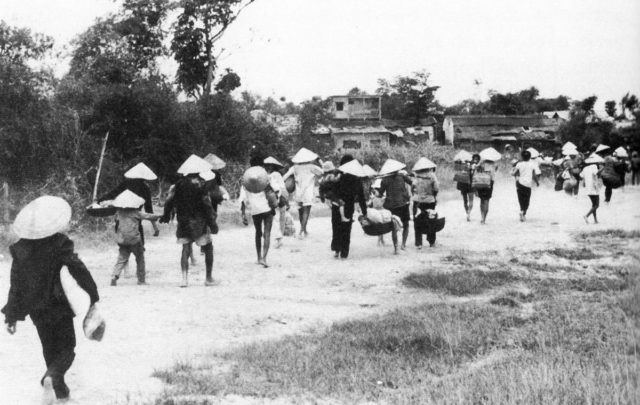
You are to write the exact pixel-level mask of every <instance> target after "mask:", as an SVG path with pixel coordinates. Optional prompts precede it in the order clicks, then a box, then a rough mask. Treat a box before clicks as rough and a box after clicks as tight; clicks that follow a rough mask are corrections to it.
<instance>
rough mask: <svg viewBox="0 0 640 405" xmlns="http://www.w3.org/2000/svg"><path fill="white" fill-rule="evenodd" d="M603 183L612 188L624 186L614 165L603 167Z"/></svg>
mask: <svg viewBox="0 0 640 405" xmlns="http://www.w3.org/2000/svg"><path fill="white" fill-rule="evenodd" d="M602 183H603V184H604V185H605V186H607V187H611V188H618V187H620V186H622V179H621V178H620V175H619V174H618V173H617V172H616V170H615V168H614V167H613V166H605V167H604V169H602Z"/></svg>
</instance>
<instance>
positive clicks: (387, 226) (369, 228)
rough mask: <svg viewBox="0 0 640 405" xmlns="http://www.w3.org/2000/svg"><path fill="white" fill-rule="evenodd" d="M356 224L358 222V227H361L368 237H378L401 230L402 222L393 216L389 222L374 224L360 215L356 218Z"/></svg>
mask: <svg viewBox="0 0 640 405" xmlns="http://www.w3.org/2000/svg"><path fill="white" fill-rule="evenodd" d="M372 211H375V210H372ZM367 214H368V213H367ZM358 222H360V226H362V230H363V231H364V233H365V234H367V235H369V236H380V235H384V234H385V233H389V232H391V231H394V230H395V231H396V232H397V231H399V230H402V221H401V220H400V218H399V217H397V216H395V215H392V216H391V220H390V221H389V222H385V223H374V222H372V221H370V220H369V218H368V217H365V216H363V215H360V216H359V217H358Z"/></svg>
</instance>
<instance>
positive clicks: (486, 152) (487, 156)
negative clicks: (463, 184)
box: [480, 148, 502, 162]
mask: <svg viewBox="0 0 640 405" xmlns="http://www.w3.org/2000/svg"><path fill="white" fill-rule="evenodd" d="M501 157H502V155H501V154H500V152H498V151H497V150H495V149H493V148H486V149H483V150H482V151H481V152H480V158H481V159H482V160H489V161H491V162H495V161H497V160H500V158H501Z"/></svg>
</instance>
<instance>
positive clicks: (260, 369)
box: [155, 231, 640, 404]
mask: <svg viewBox="0 0 640 405" xmlns="http://www.w3.org/2000/svg"><path fill="white" fill-rule="evenodd" d="M575 239H576V241H577V242H578V244H579V247H578V248H577V249H552V250H549V251H543V252H541V251H531V252H510V253H509V254H507V255H503V256H501V257H497V258H496V257H494V258H492V259H491V260H488V259H487V257H489V256H488V255H487V254H486V253H485V254H476V253H474V252H469V251H454V252H452V253H451V254H450V255H448V256H445V257H444V258H443V260H442V262H441V264H440V266H439V268H437V269H430V270H429V271H425V272H416V273H415V274H411V275H409V276H407V277H406V278H405V279H404V280H403V283H404V285H405V286H407V287H409V288H411V289H425V290H429V291H434V292H437V293H440V294H444V299H443V300H442V302H440V303H434V304H427V305H421V306H416V307H410V308H403V309H398V310H395V311H392V312H390V313H386V314H381V315H379V316H375V317H371V318H367V319H363V320H353V321H348V322H343V323H337V324H334V325H332V326H331V327H330V328H328V329H326V330H320V331H317V332H315V333H310V334H304V335H297V336H290V337H286V338H283V339H280V340H276V341H268V342H262V343H255V344H250V345H246V346H243V347H241V348H239V349H236V350H232V351H228V352H224V353H216V354H214V355H211V356H210V357H208V358H206V359H205V360H204V361H203V362H201V363H199V364H197V365H196V364H190V363H181V364H176V365H175V366H174V367H173V368H170V369H165V370H157V371H156V373H155V375H156V376H157V377H159V378H160V379H161V380H163V381H164V382H165V383H166V384H167V387H168V388H167V390H166V392H165V394H164V395H163V397H161V398H159V399H158V400H157V401H156V403H157V404H196V403H197V404H206V403H217V402H219V401H220V398H225V396H226V395H239V396H241V397H244V398H255V399H258V400H261V399H262V400H267V401H268V400H270V399H277V400H281V401H283V402H285V403H289V402H292V403H335V402H337V403H358V402H368V401H373V402H376V403H400V404H402V403H406V404H415V403H438V404H441V403H468V404H494V403H534V404H556V403H595V404H608V403H615V404H633V403H637V402H638V399H640V353H639V352H638V349H639V345H640V269H639V264H640V260H639V258H638V256H637V254H636V253H635V252H636V251H637V248H638V247H639V246H640V235H639V234H638V233H637V232H624V231H610V232H602V231H599V232H596V233H588V234H579V235H576V236H575ZM545 257H552V258H553V260H552V261H551V263H552V264H549V263H548V262H546V261H545V260H544V258H545ZM541 261H542V262H544V263H541ZM448 296H451V297H465V298H466V299H465V300H463V301H460V300H458V301H455V300H448V299H447V297H448Z"/></svg>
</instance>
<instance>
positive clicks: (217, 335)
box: [0, 183, 640, 405]
mask: <svg viewBox="0 0 640 405" xmlns="http://www.w3.org/2000/svg"><path fill="white" fill-rule="evenodd" d="M589 205H590V204H589V201H588V198H587V197H586V196H580V197H579V198H578V199H573V198H570V197H565V196H564V194H563V193H562V192H559V193H554V192H553V191H551V190H549V189H544V188H540V189H537V190H534V192H533V197H532V203H531V208H530V212H529V215H528V217H529V221H528V222H526V223H520V222H519V221H518V206H517V198H516V192H515V187H514V185H513V183H506V184H501V185H498V186H497V187H496V191H495V192H494V198H493V199H492V201H491V207H490V213H489V218H488V223H487V225H480V223H479V201H477V200H476V203H475V207H474V213H473V217H472V222H470V223H468V222H466V220H465V216H464V210H463V208H462V202H461V200H460V199H456V200H453V201H448V202H445V203H442V204H440V206H439V209H438V211H439V212H440V214H441V215H444V216H446V218H447V225H446V227H445V229H444V230H443V231H442V232H441V233H439V234H438V241H437V245H436V247H434V248H428V247H426V248H424V249H423V250H422V251H417V250H416V249H415V248H414V247H413V230H412V231H411V233H410V236H409V241H408V248H407V250H406V251H404V252H401V254H400V255H398V256H394V255H393V254H392V247H391V246H390V237H387V238H386V239H387V245H386V246H385V247H378V246H377V245H376V238H372V237H368V236H365V235H364V234H363V232H362V230H361V229H360V226H359V224H357V223H355V224H354V227H353V233H352V249H351V255H350V257H349V259H348V260H346V261H339V260H336V259H334V258H333V255H332V253H331V252H330V251H329V239H330V234H331V227H330V219H329V218H315V219H312V220H311V222H310V227H309V231H310V235H309V237H308V238H307V239H306V240H303V241H302V240H297V239H293V238H285V243H284V246H283V247H282V248H280V249H272V251H271V252H270V254H269V259H270V264H271V267H270V268H268V269H263V268H262V267H259V266H257V265H255V264H254V262H255V253H254V247H253V227H246V228H236V227H232V228H228V227H227V228H226V229H225V226H224V225H223V226H222V227H221V228H222V229H221V231H220V234H219V235H217V236H216V237H215V241H214V245H215V260H216V261H215V268H214V276H215V278H216V279H217V280H218V281H219V283H220V284H219V285H217V286H214V287H205V286H204V285H203V281H204V280H203V273H204V269H203V267H204V258H203V257H202V256H199V257H198V264H197V265H196V266H195V268H193V269H192V272H191V280H190V283H191V285H190V287H189V288H186V289H182V288H178V283H179V281H180V280H179V279H180V274H179V273H180V270H179V254H180V247H179V245H176V244H175V240H174V238H173V236H172V235H173V228H169V227H166V226H165V227H163V228H161V231H162V233H163V234H162V235H161V237H159V238H152V237H148V242H147V251H146V261H147V268H148V275H147V281H148V282H149V285H147V286H142V287H140V286H137V285H136V283H135V275H134V274H135V271H134V268H133V265H134V262H133V260H132V262H131V263H130V269H129V274H128V277H125V278H122V279H121V280H120V283H119V285H118V287H110V286H109V275H110V273H111V269H112V266H113V263H114V261H115V259H116V256H117V249H116V247H115V244H114V245H113V246H106V247H104V248H102V249H80V250H79V254H80V257H81V258H82V260H84V261H85V263H86V264H87V266H88V267H89V269H90V270H91V272H92V274H93V276H94V278H95V279H96V282H97V283H98V287H99V291H100V295H101V300H100V306H101V310H102V312H103V314H104V315H105V317H106V319H107V322H108V324H107V332H106V335H105V338H104V340H103V341H102V342H100V343H95V342H90V341H88V340H86V339H85V338H84V336H83V335H82V332H81V328H80V322H81V320H80V319H76V330H77V333H78V346H77V348H76V360H75V362H74V364H73V366H72V367H71V370H70V371H69V373H68V377H67V381H68V385H69V386H70V388H71V395H72V401H71V402H70V403H74V404H111V403H139V402H141V401H143V400H145V399H146V400H149V399H152V398H153V397H154V395H157V394H158V393H159V392H161V390H162V389H163V387H162V385H161V383H160V382H159V381H158V380H157V379H154V378H152V377H151V373H152V372H153V370H154V369H157V368H163V367H167V366H170V365H172V364H173V363H175V362H176V361H178V360H181V359H185V360H189V361H196V362H197V356H198V355H199V354H202V353H206V352H210V351H212V350H220V349H228V348H231V347H234V346H236V345H239V344H242V343H245V342H250V341H256V340H260V339H271V338H277V337H279V336H282V335H284V334H291V333H296V332H305V331H310V330H314V329H315V328H318V327H323V326H327V325H328V324H330V323H331V322H333V321H338V320H342V319H345V318H352V317H363V316H367V315H370V314H374V313H375V314H377V313H382V312H385V311H387V310H389V309H391V308H394V307H398V306H403V305H414V304H418V303H421V302H427V301H434V300H445V299H447V298H445V297H441V296H438V295H435V294H428V293H425V292H416V291H412V290H409V289H406V288H405V287H403V286H402V283H401V279H402V277H403V276H405V275H406V274H408V273H410V272H412V271H419V270H425V269H429V268H430V267H431V266H432V265H435V264H437V263H439V262H440V258H441V257H442V256H443V255H446V254H448V253H449V252H451V251H452V250H460V249H467V250H473V251H487V252H488V254H489V252H491V253H492V254H495V253H493V252H497V253H498V254H500V252H504V251H505V250H507V249H511V248H515V249H524V250H529V249H542V248H548V247H552V246H558V245H571V244H572V243H573V242H572V238H571V234H572V233H573V232H576V231H587V230H596V229H609V228H622V229H639V228H640V209H639V208H640V188H638V187H635V188H634V187H627V189H626V190H624V191H619V190H615V191H614V196H613V202H612V203H611V205H610V206H604V204H603V207H602V208H601V209H600V213H599V214H600V220H601V224H600V225H586V224H585V223H584V220H583V219H582V215H584V213H585V212H586V211H587V210H588V208H589ZM312 216H313V212H312ZM147 234H149V232H147ZM10 264H11V263H10V260H9V258H8V257H5V259H4V260H3V261H1V262H0V300H1V304H2V305H4V302H5V299H6V296H7V291H8V287H9V283H8V282H9V269H10ZM43 372H44V361H43V359H42V356H41V354H40V343H39V341H38V338H37V335H36V331H35V328H34V327H33V325H32V324H31V322H30V321H29V320H27V321H26V322H20V323H18V331H17V333H16V334H15V335H14V336H9V335H8V334H7V333H5V332H4V330H3V331H2V332H1V333H0V403H2V404H8V405H13V404H31V403H38V401H39V398H40V388H39V379H40V377H41V374H42V373H43Z"/></svg>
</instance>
